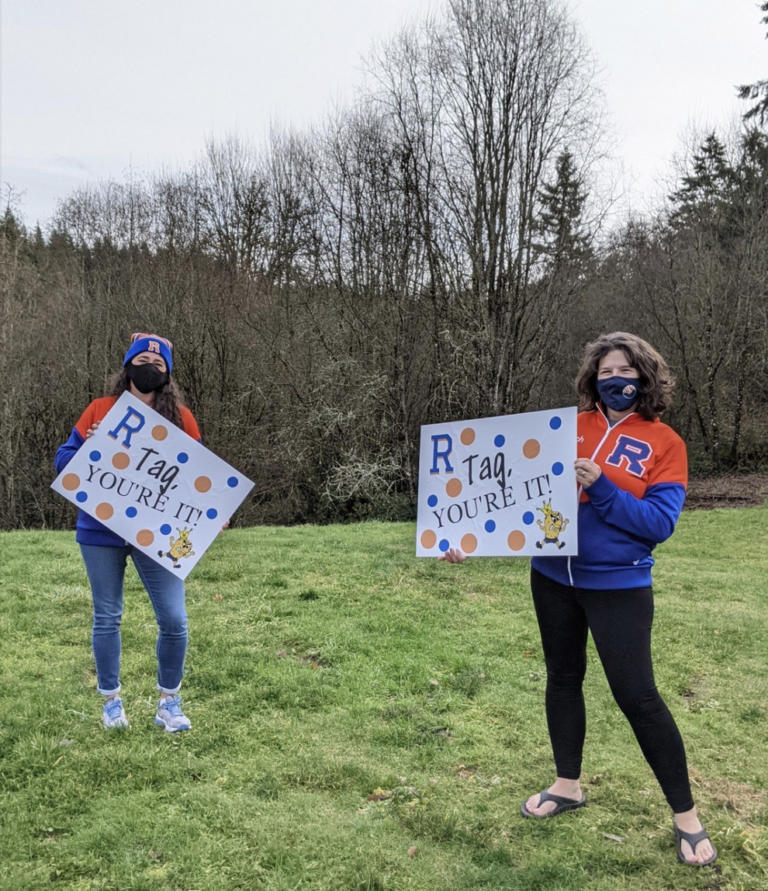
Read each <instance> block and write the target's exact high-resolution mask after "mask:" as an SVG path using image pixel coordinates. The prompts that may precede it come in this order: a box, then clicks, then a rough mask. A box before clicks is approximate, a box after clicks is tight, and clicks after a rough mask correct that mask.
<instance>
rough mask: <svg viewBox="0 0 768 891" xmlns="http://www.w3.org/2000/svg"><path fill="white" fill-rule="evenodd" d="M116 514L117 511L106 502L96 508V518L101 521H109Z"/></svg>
mask: <svg viewBox="0 0 768 891" xmlns="http://www.w3.org/2000/svg"><path fill="white" fill-rule="evenodd" d="M114 512H115V509H114V508H113V507H112V505H111V504H107V502H106V501H102V502H101V504H99V505H97V506H96V516H97V517H98V518H99V519H100V520H108V519H109V518H110V517H111V516H112V514H113V513H114Z"/></svg>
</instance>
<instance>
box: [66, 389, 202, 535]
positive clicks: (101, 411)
mask: <svg viewBox="0 0 768 891" xmlns="http://www.w3.org/2000/svg"><path fill="white" fill-rule="evenodd" d="M115 402H117V396H102V397H100V398H99V399H94V400H93V402H91V404H90V405H89V406H88V407H87V408H86V409H85V411H84V412H83V413H82V414H81V415H80V417H79V418H78V421H77V423H76V424H75V426H74V427H73V428H72V432H71V433H70V434H69V439H68V440H67V441H66V442H65V443H63V444H62V445H60V446H59V448H58V450H57V451H56V457H55V459H54V465H55V466H56V473H61V471H62V470H63V469H64V468H65V467H66V466H67V464H69V462H70V461H71V460H72V458H73V457H74V455H75V452H76V451H77V450H78V449H79V448H80V446H81V445H82V444H83V443H84V442H85V439H86V434H87V433H88V431H89V430H90V428H91V426H92V425H93V424H95V423H97V422H98V421H101V420H102V419H103V418H104V416H105V415H106V414H107V412H108V411H109V410H110V408H112V406H113V405H114V404H115ZM179 408H180V411H181V422H182V429H183V430H184V432H185V433H186V434H188V435H189V436H191V437H192V439H196V440H197V441H198V442H200V430H199V428H198V426H197V421H196V420H195V416H194V415H193V414H192V412H191V411H190V410H189V409H188V408H187V407H186V406H184V405H182V406H179ZM75 530H76V534H75V538H76V540H77V541H78V543H79V544H86V545H103V546H105V547H111V548H120V547H123V546H124V545H125V544H126V542H125V540H124V539H122V538H121V537H120V536H119V535H115V533H114V532H110V530H109V529H107V527H106V526H104V525H103V524H102V523H99V521H98V520H96V519H94V517H92V516H91V515H90V514H87V513H86V512H85V511H84V510H81V509H79V508H78V511H77V524H76V526H75Z"/></svg>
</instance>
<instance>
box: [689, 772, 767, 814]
mask: <svg viewBox="0 0 768 891" xmlns="http://www.w3.org/2000/svg"><path fill="white" fill-rule="evenodd" d="M690 777H691V785H692V786H693V787H694V789H695V790H698V789H700V790H701V791H702V793H703V794H704V795H705V796H706V797H708V798H710V799H711V800H712V801H713V802H714V803H715V804H717V805H719V806H720V807H723V808H725V809H726V810H728V811H730V812H731V813H733V814H735V815H736V816H738V817H740V818H741V819H743V820H749V821H752V820H754V819H755V818H757V817H759V816H760V815H761V814H762V813H763V812H764V811H765V809H766V806H768V792H766V791H765V789H756V788H755V787H754V786H750V785H748V784H747V783H737V782H735V781H734V780H728V779H724V778H723V777H706V776H703V775H702V774H701V773H699V771H697V770H696V769H695V768H691V769H690ZM695 794H696V793H695V792H694V795H695Z"/></svg>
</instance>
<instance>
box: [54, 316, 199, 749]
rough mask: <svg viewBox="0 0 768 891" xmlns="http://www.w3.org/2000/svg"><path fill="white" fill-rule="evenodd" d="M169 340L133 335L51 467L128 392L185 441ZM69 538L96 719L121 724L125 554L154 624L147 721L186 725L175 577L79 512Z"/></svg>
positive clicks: (183, 641)
mask: <svg viewBox="0 0 768 891" xmlns="http://www.w3.org/2000/svg"><path fill="white" fill-rule="evenodd" d="M172 370H173V345H172V344H171V342H170V341H169V340H167V339H166V338H164V337H159V336H158V335H156V334H143V333H137V334H134V335H133V336H132V337H131V343H130V346H129V347H128V350H127V352H126V354H125V356H124V358H123V368H122V371H121V372H120V373H119V374H118V375H117V376H116V378H115V379H114V380H113V382H112V386H111V387H110V392H109V395H107V396H102V397H100V398H99V399H94V400H93V402H91V404H90V405H89V406H88V407H87V408H86V409H85V411H84V412H83V413H82V415H80V418H79V419H78V421H77V423H76V424H75V426H74V427H73V428H72V432H71V434H70V436H69V439H68V440H67V441H66V442H65V443H64V444H63V445H61V446H60V447H59V449H58V451H57V452H56V459H55V464H56V471H57V473H58V472H61V470H62V469H63V468H64V467H65V466H66V465H67V464H68V463H69V461H70V460H71V459H72V457H73V456H74V454H75V452H77V450H78V449H79V448H80V446H82V444H83V443H84V442H85V440H86V439H88V437H90V436H92V435H93V434H94V432H95V431H96V429H97V427H98V426H99V423H100V422H101V420H102V419H103V418H104V416H105V415H106V414H107V412H108V411H109V410H110V409H111V408H112V406H113V405H114V404H115V402H116V401H117V399H118V397H119V396H120V395H121V394H122V393H124V392H125V391H126V390H128V391H129V392H130V393H131V394H132V395H133V396H135V397H136V398H137V399H140V400H141V401H142V402H144V403H145V404H146V405H149V406H151V407H152V408H153V409H154V410H155V411H157V412H159V413H160V414H161V415H163V417H164V418H166V419H167V420H168V421H170V422H171V423H173V424H176V426H177V427H181V429H182V430H184V432H185V433H187V434H188V435H189V436H191V437H192V438H193V439H196V440H198V441H199V440H200V431H199V429H198V426H197V422H196V421H195V418H194V416H193V415H192V412H191V411H190V410H189V409H188V408H187V407H186V406H185V405H183V404H182V401H181V394H180V392H179V390H178V388H177V387H176V384H175V383H174V382H173V380H172V379H171V372H172ZM76 539H77V542H78V544H79V545H80V551H81V553H82V555H83V561H84V562H85V568H86V572H87V573H88V580H89V582H90V585H91V594H92V597H93V631H92V635H91V642H92V645H93V655H94V659H95V662H96V675H97V684H98V687H97V689H98V691H99V693H101V694H102V696H104V708H103V713H102V721H103V724H104V726H105V727H107V728H122V727H128V718H127V717H126V714H125V709H124V708H123V702H122V699H121V698H120V647H121V641H120V622H121V619H122V614H123V578H124V575H125V566H126V561H127V558H128V557H129V556H130V558H131V560H132V561H133V564H134V566H135V567H136V571H137V572H138V574H139V578H140V579H141V581H142V582H143V584H144V587H145V588H146V591H147V594H148V595H149V599H150V601H151V603H152V607H153V608H154V611H155V617H156V619H157V624H158V637H157V647H156V653H157V689H158V690H159V691H160V701H159V702H158V706H157V714H156V716H155V723H156V724H159V725H161V726H163V727H164V728H165V729H166V730H167V731H168V732H169V733H176V732H178V731H180V730H189V729H190V727H191V724H190V722H189V719H188V718H187V717H186V716H185V715H184V712H183V711H182V708H181V696H180V695H179V690H180V689H181V680H182V677H183V673H184V657H185V655H186V649H187V613H186V607H185V602H184V582H183V580H182V579H180V578H178V577H177V576H175V575H174V574H173V573H172V572H169V571H168V570H167V569H165V568H164V567H162V566H160V565H159V564H158V563H156V562H155V561H154V560H152V559H151V558H150V557H148V556H147V555H146V554H144V553H142V552H141V551H139V550H138V549H137V548H135V547H133V546H132V545H130V544H129V543H128V542H126V541H125V540H124V539H122V538H121V537H120V536H118V535H116V534H115V533H114V532H111V531H110V530H109V529H107V528H106V526H103V525H102V524H101V523H99V522H98V521H97V520H96V519H94V518H93V517H91V516H90V515H89V514H87V513H85V512H84V511H82V510H78V513H77V525H76Z"/></svg>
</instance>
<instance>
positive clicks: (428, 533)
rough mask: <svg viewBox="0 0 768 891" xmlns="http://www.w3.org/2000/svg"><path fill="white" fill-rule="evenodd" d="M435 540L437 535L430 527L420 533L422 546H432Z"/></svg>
mask: <svg viewBox="0 0 768 891" xmlns="http://www.w3.org/2000/svg"><path fill="white" fill-rule="evenodd" d="M436 542H437V535H435V533H434V532H433V531H432V530H431V529H425V530H424V531H423V532H422V533H421V546H422V547H423V548H427V550H429V548H433V547H434V546H435V543H436Z"/></svg>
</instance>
